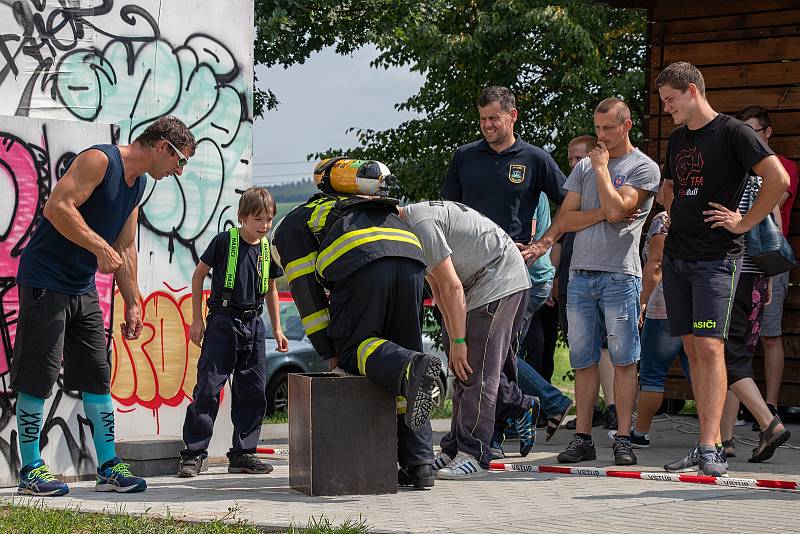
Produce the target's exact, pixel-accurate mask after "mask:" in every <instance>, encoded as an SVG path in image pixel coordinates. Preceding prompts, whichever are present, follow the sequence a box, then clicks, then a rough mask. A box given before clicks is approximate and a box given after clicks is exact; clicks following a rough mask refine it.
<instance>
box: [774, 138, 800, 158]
mask: <svg viewBox="0 0 800 534" xmlns="http://www.w3.org/2000/svg"><path fill="white" fill-rule="evenodd" d="M769 146H770V148H771V149H772V150H774V151H775V152H777V153H778V154H782V155H784V156H786V157H787V158H789V159H798V158H800V136H797V135H777V136H776V135H773V136H772V137H770V138H769Z"/></svg>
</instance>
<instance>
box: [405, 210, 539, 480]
mask: <svg viewBox="0 0 800 534" xmlns="http://www.w3.org/2000/svg"><path fill="white" fill-rule="evenodd" d="M400 217H401V218H402V219H403V220H405V222H407V223H408V225H409V226H410V227H411V231H412V232H414V234H415V235H416V236H417V237H418V238H419V240H420V242H421V243H422V250H423V255H424V256H425V263H426V276H425V278H426V279H427V280H428V283H429V284H430V286H431V290H432V291H433V296H434V299H435V300H436V305H437V306H438V307H439V309H440V310H441V312H442V317H443V319H444V324H445V330H446V334H447V335H448V336H449V343H446V350H447V354H448V359H449V362H450V368H451V369H452V370H453V372H454V373H455V375H456V377H457V378H458V380H457V381H456V383H455V388H454V393H453V419H452V422H451V427H450V432H449V433H448V434H447V435H446V436H445V437H444V438H442V442H441V446H442V452H441V453H439V454H438V455H437V456H436V459H435V460H434V469H435V470H438V472H437V477H438V478H445V479H458V480H460V479H466V478H474V477H478V476H483V475H485V474H486V472H487V470H488V468H489V462H490V461H491V458H492V457H491V452H490V450H489V445H490V441H491V438H492V434H493V431H494V422H495V418H496V417H497V418H499V419H501V420H505V419H507V418H511V419H513V420H515V421H516V420H517V419H519V418H520V415H522V414H520V413H516V412H519V411H520V409H522V411H523V413H525V412H526V410H531V408H532V405H533V402H534V398H533V397H530V396H527V395H525V396H524V399H523V401H522V402H521V403H520V404H522V408H520V407H519V404H516V403H515V405H514V406H503V404H504V403H503V402H499V401H498V398H497V396H498V386H499V384H500V372H501V370H502V371H503V372H505V373H506V375H507V376H509V377H511V378H512V379H515V378H516V355H515V350H514V349H515V347H514V345H515V343H514V338H515V336H514V334H515V332H516V331H517V329H518V328H519V323H520V321H521V320H522V315H523V313H524V311H525V308H526V305H527V300H528V289H529V288H530V285H531V284H530V278H529V276H528V270H527V268H526V267H525V263H524V262H523V261H522V256H521V255H520V253H519V250H518V249H517V246H516V245H515V244H514V242H513V241H512V240H511V238H510V237H509V236H508V234H506V233H505V232H504V231H503V229H502V228H500V227H499V226H497V225H496V224H495V223H493V222H492V221H491V220H489V219H487V218H486V217H484V216H483V215H481V214H480V213H478V212H477V211H474V210H472V209H470V208H468V207H466V206H464V205H463V204H459V203H456V202H448V201H430V202H419V203H417V204H411V205H409V206H406V207H405V208H400ZM504 412H505V413H504ZM512 412H514V413H512ZM532 420H533V421H535V420H536V418H535V417H533V419H532ZM523 438H524V436H521V440H522V439H523ZM529 443H530V446H533V439H532V436H530V439H529ZM529 450H530V448H528V451H529ZM525 454H527V451H525Z"/></svg>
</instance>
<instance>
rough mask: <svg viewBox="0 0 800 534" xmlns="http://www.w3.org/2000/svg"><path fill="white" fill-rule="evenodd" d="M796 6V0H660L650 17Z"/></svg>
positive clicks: (685, 16)
mask: <svg viewBox="0 0 800 534" xmlns="http://www.w3.org/2000/svg"><path fill="white" fill-rule="evenodd" d="M796 7H797V2H796V0H707V1H705V2H696V1H693V0H683V1H675V0H667V1H664V0H662V1H661V2H659V3H658V6H656V7H655V8H654V9H653V12H652V18H653V20H654V21H667V20H679V19H693V18H699V17H707V16H709V15H713V16H716V17H719V16H723V15H736V14H745V13H753V12H756V11H775V10H782V9H794V8H796Z"/></svg>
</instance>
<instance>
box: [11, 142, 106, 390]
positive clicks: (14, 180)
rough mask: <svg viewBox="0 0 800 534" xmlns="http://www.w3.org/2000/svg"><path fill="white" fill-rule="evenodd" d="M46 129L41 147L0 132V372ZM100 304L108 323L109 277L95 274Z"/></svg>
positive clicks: (37, 199)
mask: <svg viewBox="0 0 800 534" xmlns="http://www.w3.org/2000/svg"><path fill="white" fill-rule="evenodd" d="M52 167H53V166H52V165H51V164H50V159H49V154H48V150H47V137H46V132H45V131H44V130H43V131H42V137H41V146H39V145H36V144H34V143H26V142H25V141H23V140H22V139H20V138H18V137H17V136H15V135H13V134H11V133H9V132H0V190H2V191H4V192H7V191H11V192H12V195H13V196H12V198H11V202H10V203H7V204H6V206H10V209H9V210H8V211H7V212H4V213H0V376H2V375H5V374H6V373H7V372H8V370H9V362H10V359H11V356H12V352H13V350H12V347H13V346H14V341H15V339H16V333H17V319H18V310H19V296H18V292H17V286H16V276H17V271H18V268H19V256H20V253H21V252H22V249H23V248H24V247H25V244H26V243H27V242H28V239H29V238H30V236H31V233H32V232H33V230H34V228H35V226H36V223H37V222H38V221H39V219H40V217H41V216H42V209H43V207H44V199H43V191H46V190H47V189H46V188H48V187H49V184H50V183H55V181H56V180H55V176H51V169H52ZM96 279H97V292H98V296H99V298H100V306H101V308H102V310H103V317H104V321H105V324H106V327H107V328H108V327H109V326H110V324H111V323H110V321H111V302H112V294H113V276H111V275H100V274H98V275H97V277H96Z"/></svg>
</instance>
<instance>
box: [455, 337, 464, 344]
mask: <svg viewBox="0 0 800 534" xmlns="http://www.w3.org/2000/svg"><path fill="white" fill-rule="evenodd" d="M466 342H467V340H466V339H464V338H463V337H456V338H453V343H457V344H461V343H466Z"/></svg>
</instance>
